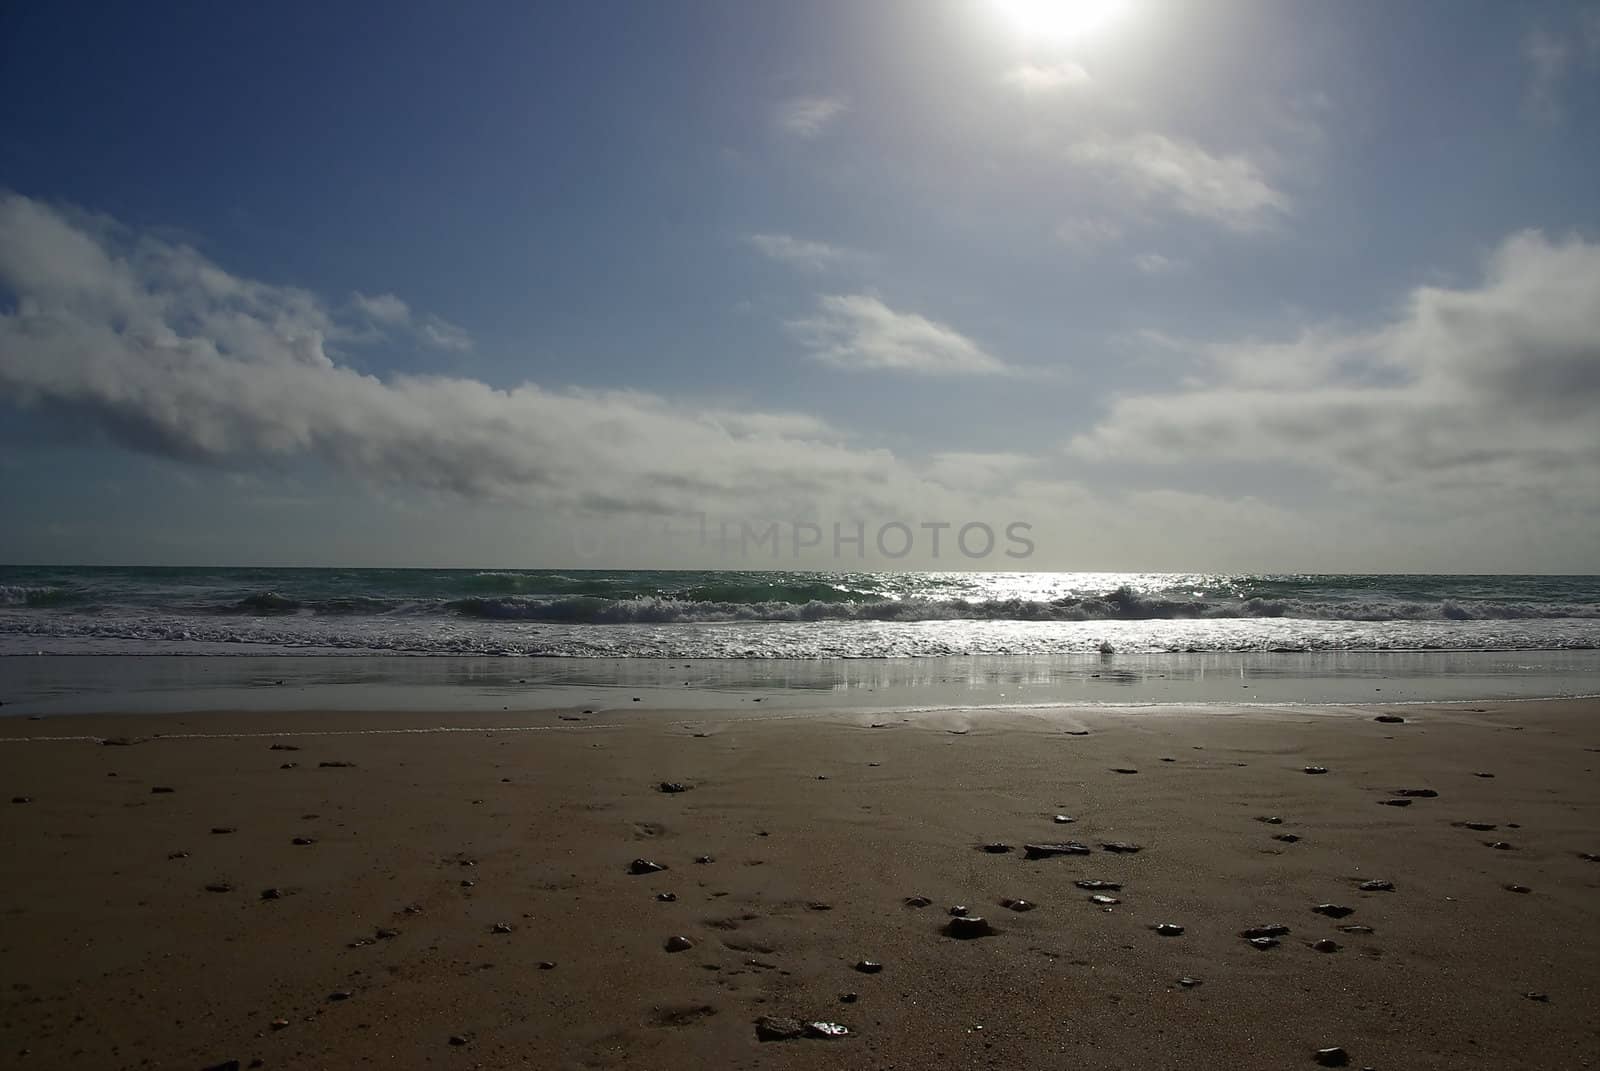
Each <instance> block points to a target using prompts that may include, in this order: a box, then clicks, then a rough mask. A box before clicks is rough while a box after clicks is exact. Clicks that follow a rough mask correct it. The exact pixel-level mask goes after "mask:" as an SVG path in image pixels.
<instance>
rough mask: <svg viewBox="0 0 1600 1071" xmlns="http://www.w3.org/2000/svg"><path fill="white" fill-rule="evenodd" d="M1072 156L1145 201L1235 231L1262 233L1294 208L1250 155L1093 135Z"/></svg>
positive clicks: (1160, 139) (1141, 137) (1148, 135)
mask: <svg viewBox="0 0 1600 1071" xmlns="http://www.w3.org/2000/svg"><path fill="white" fill-rule="evenodd" d="M1067 154H1068V158H1069V159H1070V160H1072V161H1073V162H1074V163H1077V164H1081V165H1083V166H1084V167H1087V168H1093V169H1096V170H1099V171H1102V172H1104V173H1105V174H1106V175H1107V176H1108V177H1109V178H1111V179H1113V180H1114V181H1116V182H1117V183H1119V184H1122V185H1125V186H1126V187H1127V188H1128V189H1130V190H1131V191H1132V192H1133V193H1134V194H1135V195H1137V196H1139V197H1140V198H1143V199H1146V200H1153V201H1157V202H1161V203H1164V204H1167V205H1169V206H1170V207H1172V208H1174V209H1176V210H1177V211H1179V212H1182V213H1184V214H1185V215H1189V216H1194V217H1196V218H1199V219H1205V220H1209V221H1211V222H1213V223H1218V224H1221V225H1222V226H1224V227H1228V228H1230V229H1232V230H1237V231H1257V230H1262V229H1264V228H1266V227H1269V226H1271V225H1272V224H1273V223H1274V222H1276V220H1277V219H1278V218H1279V217H1280V216H1282V215H1284V214H1285V213H1287V212H1288V211H1289V207H1290V203H1289V198H1288V196H1287V195H1286V194H1284V193H1283V192H1281V191H1279V190H1277V189H1275V188H1274V187H1273V186H1272V184H1271V183H1270V182H1268V181H1267V178H1266V176H1265V175H1264V174H1263V172H1262V169H1261V168H1260V167H1259V166H1258V165H1257V164H1256V163H1255V162H1253V161H1252V160H1251V159H1250V158H1249V157H1247V156H1244V155H1242V154H1233V155H1227V156H1218V155H1215V154H1213V153H1211V152H1208V151H1207V150H1205V149H1204V148H1201V147H1200V146H1199V145H1196V144H1195V143H1193V142H1190V141H1183V140H1179V139H1175V138H1170V137H1167V136H1166V135H1164V134H1157V133H1153V132H1145V133H1140V134H1133V135H1129V136H1105V135H1100V136H1094V137H1089V138H1085V139H1083V140H1081V141H1078V142H1076V143H1075V144H1073V145H1072V146H1070V147H1069V148H1068V150H1067Z"/></svg>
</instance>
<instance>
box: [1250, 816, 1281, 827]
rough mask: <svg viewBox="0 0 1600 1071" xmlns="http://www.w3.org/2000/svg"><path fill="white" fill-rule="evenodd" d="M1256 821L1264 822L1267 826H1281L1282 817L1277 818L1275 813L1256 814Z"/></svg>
mask: <svg viewBox="0 0 1600 1071" xmlns="http://www.w3.org/2000/svg"><path fill="white" fill-rule="evenodd" d="M1256 821H1257V822H1265V823H1267V825H1269V826H1281V825H1283V819H1281V818H1279V817H1278V816H1277V815H1275V814H1273V815H1257V816H1256Z"/></svg>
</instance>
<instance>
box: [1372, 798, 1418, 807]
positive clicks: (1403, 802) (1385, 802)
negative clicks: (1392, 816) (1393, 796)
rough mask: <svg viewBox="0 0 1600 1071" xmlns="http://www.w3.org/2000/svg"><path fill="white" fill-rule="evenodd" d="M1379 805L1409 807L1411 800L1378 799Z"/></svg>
mask: <svg viewBox="0 0 1600 1071" xmlns="http://www.w3.org/2000/svg"><path fill="white" fill-rule="evenodd" d="M1378 805H1379V806H1381V807H1409V806H1411V801H1410V800H1379V801H1378Z"/></svg>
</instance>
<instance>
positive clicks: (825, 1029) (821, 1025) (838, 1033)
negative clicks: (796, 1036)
mask: <svg viewBox="0 0 1600 1071" xmlns="http://www.w3.org/2000/svg"><path fill="white" fill-rule="evenodd" d="M805 1030H806V1037H808V1038H842V1037H849V1036H850V1028H849V1027H848V1026H845V1025H843V1024H842V1023H829V1022H824V1021H822V1020H820V1019H814V1020H811V1021H810V1022H807V1023H806V1027H805Z"/></svg>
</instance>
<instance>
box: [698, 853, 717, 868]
mask: <svg viewBox="0 0 1600 1071" xmlns="http://www.w3.org/2000/svg"><path fill="white" fill-rule="evenodd" d="M694 861H695V862H697V863H699V864H700V865H701V866H706V865H708V864H710V863H715V862H716V859H715V858H713V857H712V856H709V855H697V856H695V857H694Z"/></svg>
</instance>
